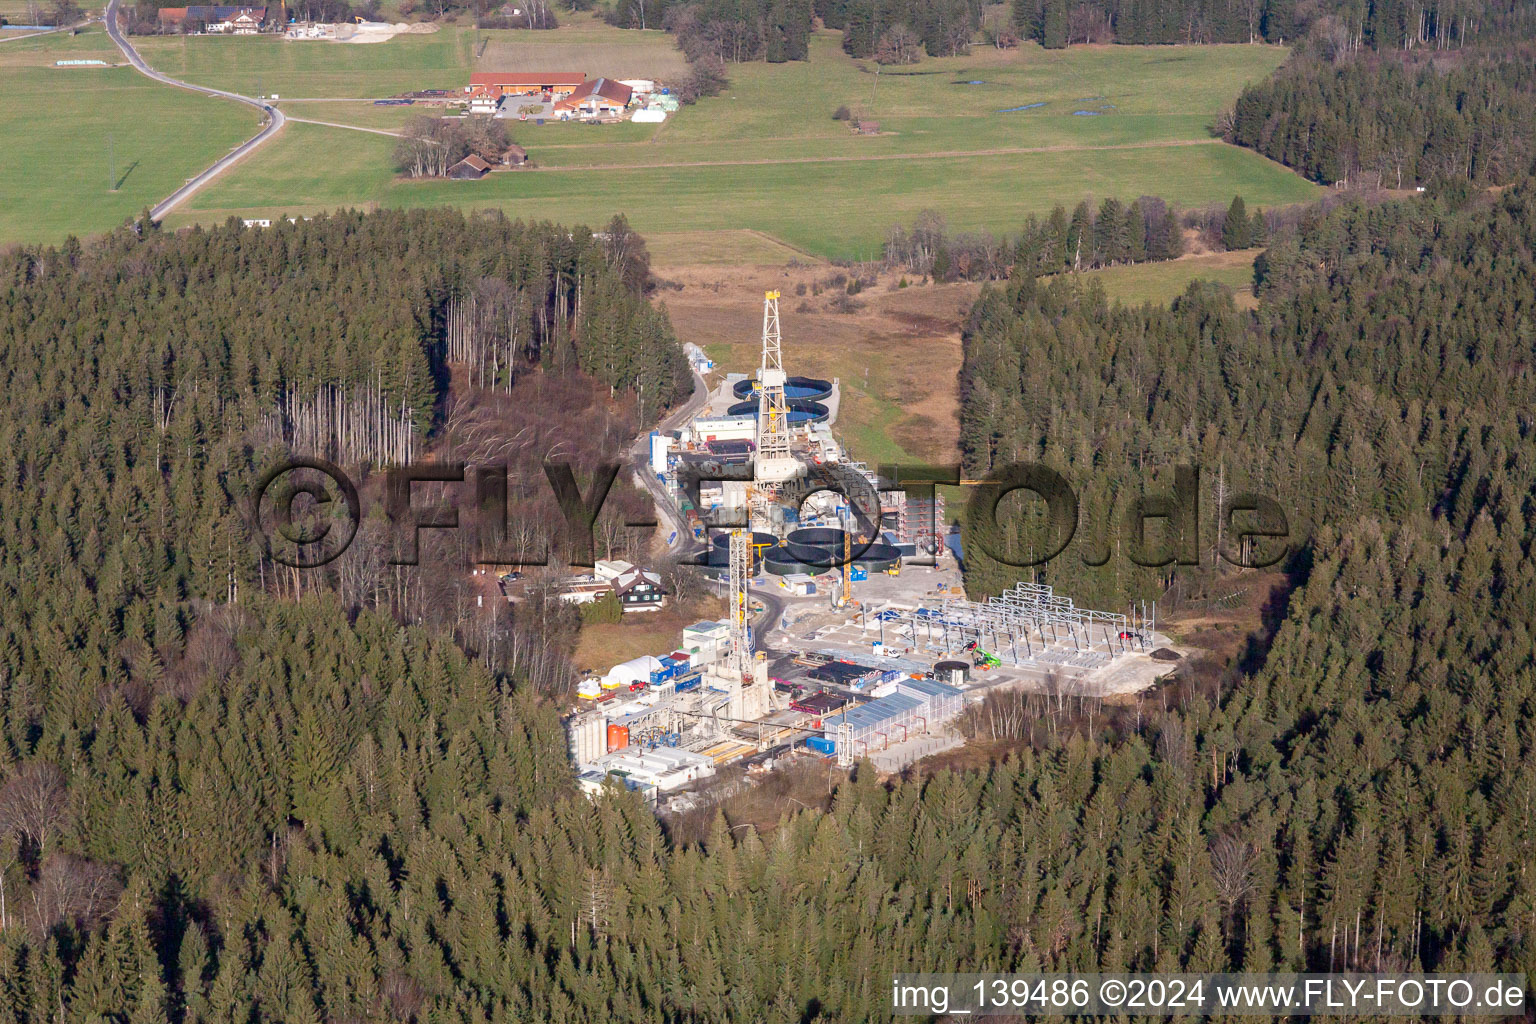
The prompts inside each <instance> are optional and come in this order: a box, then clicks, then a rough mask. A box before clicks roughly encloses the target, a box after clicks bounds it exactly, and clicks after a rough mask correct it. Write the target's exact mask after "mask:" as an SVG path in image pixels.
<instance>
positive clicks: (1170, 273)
mask: <svg viewBox="0 0 1536 1024" xmlns="http://www.w3.org/2000/svg"><path fill="white" fill-rule="evenodd" d="M1257 254H1258V250H1257V249H1246V250H1244V251H1242V252H1216V253H1206V254H1203V255H1200V256H1186V257H1184V258H1183V259H1179V260H1172V261H1169V262H1166V263H1138V264H1136V265H1135V266H1129V267H1106V268H1105V269H1103V270H1090V271H1088V272H1087V273H1085V274H1083V275H1082V277H1083V280H1084V281H1085V282H1086V281H1095V280H1096V281H1098V282H1099V283H1100V284H1102V285H1103V286H1104V292H1105V294H1106V295H1108V296H1109V297H1110V298H1111V299H1118V300H1119V301H1121V302H1124V303H1127V304H1128V305H1139V304H1141V303H1143V302H1169V301H1171V300H1173V299H1175V298H1177V297H1179V296H1180V295H1182V294H1183V293H1184V290H1185V289H1186V288H1188V287H1189V284H1190V282H1191V281H1216V282H1218V283H1220V284H1224V285H1226V286H1227V287H1228V288H1230V289H1232V291H1233V292H1234V293H1235V294H1236V295H1237V298H1238V300H1239V302H1243V303H1247V302H1251V301H1252V299H1253V259H1254V257H1255V256H1256V255H1257Z"/></svg>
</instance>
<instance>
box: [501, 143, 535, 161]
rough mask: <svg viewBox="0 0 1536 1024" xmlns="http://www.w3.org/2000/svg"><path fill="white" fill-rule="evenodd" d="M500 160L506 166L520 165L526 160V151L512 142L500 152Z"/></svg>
mask: <svg viewBox="0 0 1536 1024" xmlns="http://www.w3.org/2000/svg"><path fill="white" fill-rule="evenodd" d="M501 162H502V163H504V164H506V165H507V166H508V167H521V166H523V165H524V164H526V163H527V162H528V151H527V150H526V149H524V148H523V147H522V146H519V145H517V144H516V143H514V144H513V145H510V146H508V147H507V148H506V150H505V151H504V152H503V153H502V154H501Z"/></svg>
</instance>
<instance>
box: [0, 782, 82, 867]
mask: <svg viewBox="0 0 1536 1024" xmlns="http://www.w3.org/2000/svg"><path fill="white" fill-rule="evenodd" d="M67 794H68V787H67V785H66V784H65V781H64V773H63V772H61V771H59V769H58V768H57V767H56V766H54V765H52V764H49V763H48V762H47V761H29V762H27V763H26V764H25V765H23V766H22V767H21V769H20V770H19V771H17V772H16V774H15V775H13V776H11V778H10V779H9V780H8V781H7V782H6V783H5V786H4V787H0V832H3V833H5V834H11V833H19V834H20V835H22V836H24V837H25V838H26V839H27V840H28V841H29V842H31V843H32V844H33V845H34V846H36V847H37V855H38V856H39V857H42V856H43V855H44V854H46V853H47V852H48V840H49V839H50V838H52V837H53V835H54V834H55V833H57V832H58V830H59V829H60V828H61V827H63V824H64V812H65V799H66V797H67Z"/></svg>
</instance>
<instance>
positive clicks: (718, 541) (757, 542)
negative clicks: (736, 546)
mask: <svg viewBox="0 0 1536 1024" xmlns="http://www.w3.org/2000/svg"><path fill="white" fill-rule="evenodd" d="M778 542H779V538H777V537H775V536H774V535H773V534H771V533H763V532H762V531H760V530H753V531H752V560H753V561H756V560H757V559H759V558H762V557H763V556H764V555H765V554H767V553H768V549H769V548H771V547H773V546H774V545H775V544H777V543H778ZM710 543H711V544H712V545H713V546H714V547H715V548H718V549H719V550H721V551H724V552H727V553H729V552H730V550H731V535H730V534H728V533H718V534H716V535H715V538H714V540H712V541H710Z"/></svg>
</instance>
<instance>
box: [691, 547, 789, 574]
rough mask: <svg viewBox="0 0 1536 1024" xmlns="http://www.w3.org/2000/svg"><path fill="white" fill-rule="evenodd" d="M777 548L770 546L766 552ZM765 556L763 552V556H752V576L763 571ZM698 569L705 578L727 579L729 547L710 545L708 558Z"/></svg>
mask: <svg viewBox="0 0 1536 1024" xmlns="http://www.w3.org/2000/svg"><path fill="white" fill-rule="evenodd" d="M777 550H778V549H777V548H770V549H768V552H769V553H771V552H773V551H777ZM695 557H697V556H695ZM766 557H767V555H766V554H765V556H764V558H758V557H757V556H756V555H753V556H752V575H753V576H756V575H757V574H758V573H760V572H762V571H763V564H764V561H765V559H766ZM699 571H700V572H702V573H703V574H704V576H705V578H707V579H712V580H723V579H729V578H730V575H731V550H730V548H728V547H724V548H722V547H711V548H710V549H709V558H708V559H707V560H706V561H705V563H704V564H703V565H701V566H699Z"/></svg>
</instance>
